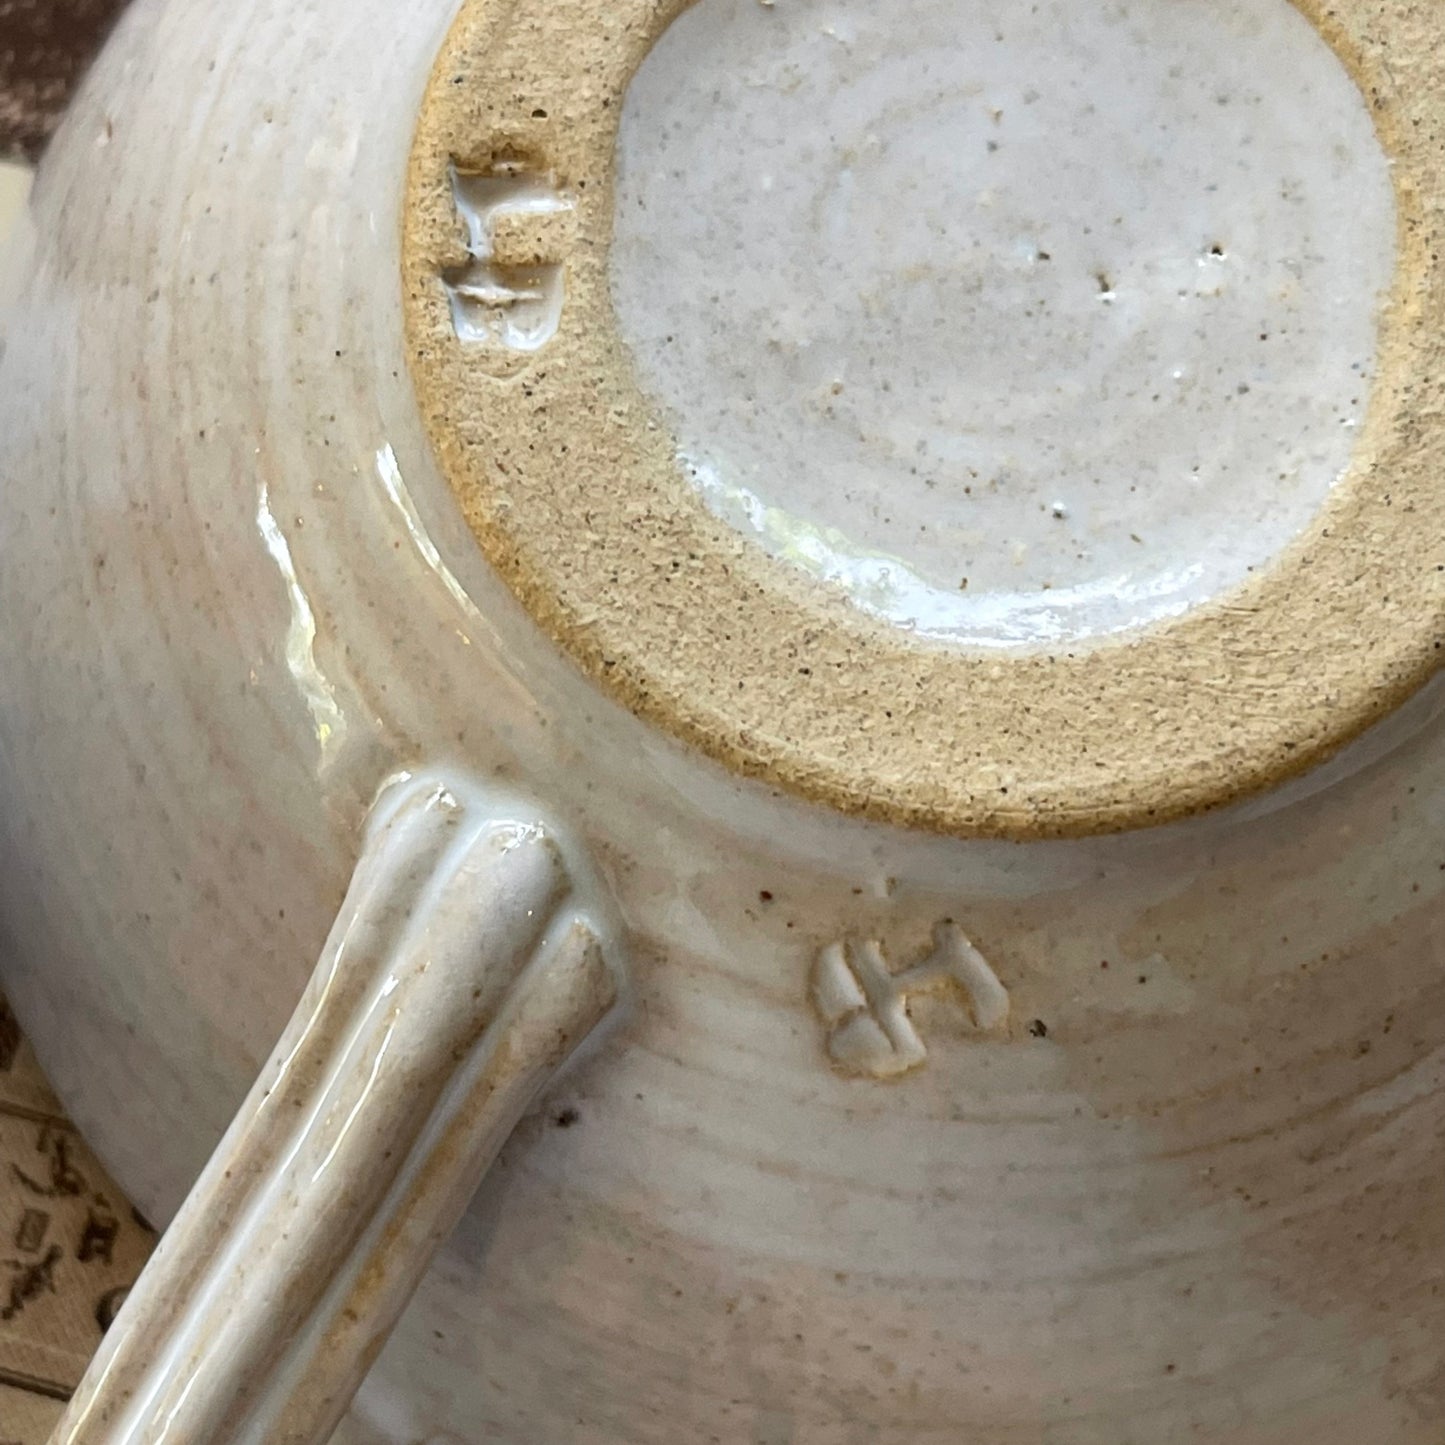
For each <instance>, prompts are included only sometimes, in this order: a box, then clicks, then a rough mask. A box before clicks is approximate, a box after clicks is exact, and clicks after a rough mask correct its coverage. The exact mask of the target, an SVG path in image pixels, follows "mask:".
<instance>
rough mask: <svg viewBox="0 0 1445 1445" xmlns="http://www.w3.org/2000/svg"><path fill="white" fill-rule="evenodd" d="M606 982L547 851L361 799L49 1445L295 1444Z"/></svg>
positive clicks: (483, 824)
mask: <svg viewBox="0 0 1445 1445" xmlns="http://www.w3.org/2000/svg"><path fill="white" fill-rule="evenodd" d="M618 994H619V975H618V974H617V973H616V972H615V971H614V968H613V966H612V964H611V963H610V962H609V961H608V959H607V957H606V956H605V951H604V948H603V944H602V941H601V937H600V932H599V929H598V927H597V926H596V925H595V924H594V922H593V921H592V920H591V919H589V917H588V915H587V914H586V912H585V911H584V909H583V907H582V906H581V905H580V904H579V902H578V900H577V898H576V895H575V894H574V892H573V890H572V880H571V878H570V877H569V872H568V869H567V866H566V864H565V863H564V861H563V857H562V854H561V852H560V851H559V849H558V846H557V843H556V840H555V835H554V834H553V833H551V832H550V831H549V829H548V828H547V827H546V826H545V825H543V824H542V823H540V822H538V821H536V820H535V819H532V820H526V821H517V820H515V818H514V817H513V816H512V815H511V814H505V815H499V813H498V810H497V808H496V806H495V804H489V802H488V800H487V799H485V798H484V797H482V796H479V795H477V794H476V793H475V792H474V791H472V790H469V789H464V788H461V787H459V786H458V785H457V784H456V783H455V782H454V781H448V780H442V779H439V778H437V777H435V776H431V777H419V778H411V779H408V780H407V781H405V782H404V783H400V784H398V785H396V787H394V788H393V789H391V790H389V792H388V793H387V794H385V795H383V800H382V802H381V803H380V804H379V805H378V810H377V815H376V817H375V818H374V820H373V827H372V829H371V831H370V834H369V836H368V840H367V843H366V846H365V849H364V851H363V854H362V857H361V860H360V862H359V864H358V865H357V868H356V871H355V874H354V875H353V879H352V883H351V887H350V890H349V891H348V893H347V896H346V900H345V902H344V903H343V905H342V908H341V912H340V914H339V916H338V917H337V920H336V923H335V925H334V927H333V928H332V931H331V935H330V937H329V938H328V940H327V943H326V947H325V950H324V951H323V953H322V956H321V961H320V962H319V963H318V965H317V967H316V970H315V973H314V974H313V975H312V978H311V981H310V984H309V985H308V987H307V989H306V992H305V994H304V996H303V997H302V999H301V1002H300V1003H299V1004H298V1005H297V1008H296V1011H295V1013H294V1014H293V1015H292V1017H291V1021H290V1023H289V1024H288V1025H287V1027H286V1030H285V1032H284V1033H283V1034H282V1036H281V1039H280V1041H279V1042H278V1044H277V1045H276V1048H275V1050H274V1051H273V1053H272V1055H271V1057H270V1059H269V1061H268V1062H267V1064H266V1065H265V1067H264V1068H263V1069H262V1071H261V1074H260V1077H259V1078H258V1079H257V1081H256V1084H255V1086H254V1087H253V1088H252V1090H251V1092H250V1094H249V1096H248V1097H247V1099H246V1101H245V1103H244V1104H243V1105H242V1107H241V1110H240V1112H239V1113H238V1114H237V1116H236V1118H235V1120H234V1121H233V1123H232V1124H231V1127H230V1128H229V1129H228V1131H227V1132H226V1135H225V1137H224V1138H223V1139H222V1141H221V1143H220V1145H219V1146H218V1147H217V1149H216V1152H215V1153H214V1154H213V1155H212V1157H211V1160H210V1162H209V1163H208V1164H207V1166H206V1168H205V1170H204V1172H203V1173H202V1175H201V1177H200V1179H199V1181H198V1182H197V1184H196V1186H195V1188H194V1189H193V1190H192V1191H191V1194H190V1196H189V1197H188V1198H187V1200H186V1202H185V1204H184V1205H183V1206H182V1208H181V1211H180V1213H179V1214H178V1215H177V1216H176V1219H175V1221H174V1222H173V1223H172V1225H171V1226H170V1228H169V1229H168V1230H167V1232H166V1234H165V1236H164V1238H163V1239H162V1240H161V1243H160V1246H159V1247H158V1249H157V1250H156V1253H155V1255H154V1256H153V1257H152V1260H151V1262H150V1264H149V1265H148V1266H147V1268H146V1270H145V1271H144V1273H143V1274H142V1276H141V1278H140V1280H139V1282H138V1283H137V1285H136V1288H135V1289H134V1290H133V1292H132V1293H131V1296H130V1298H129V1299H128V1300H127V1301H126V1304H125V1307H124V1308H123V1309H122V1311H121V1313H120V1315H119V1316H118V1318H117V1320H116V1322H115V1324H114V1325H113V1326H112V1328H111V1330H110V1331H109V1332H108V1334H107V1336H106V1339H105V1342H104V1344H103V1345H102V1347H101V1349H100V1352H99V1353H98V1354H97V1356H96V1358H95V1359H94V1361H93V1362H92V1364H91V1367H90V1370H89V1371H88V1372H87V1374H86V1376H85V1378H84V1380H83V1381H82V1382H81V1385H80V1388H79V1390H78V1391H77V1393H76V1395H75V1397H74V1399H73V1400H72V1402H71V1404H70V1407H69V1409H68V1410H67V1411H66V1413H65V1415H64V1416H63V1418H62V1419H61V1422H60V1424H59V1425H58V1426H57V1428H56V1431H55V1433H54V1435H53V1436H52V1437H51V1445H202V1442H204V1445H261V1442H265V1445H281V1442H286V1445H312V1442H318V1445H319V1442H322V1441H325V1440H326V1439H327V1438H328V1437H329V1436H330V1434H331V1432H332V1430H333V1429H334V1427H335V1426H336V1424H337V1422H338V1421H339V1419H340V1417H341V1416H342V1414H343V1413H344V1412H345V1409H346V1407H347V1405H348V1404H349V1402H350V1400H351V1397H352V1395H353V1394H354V1393H355V1391H356V1388H357V1386H358V1385H359V1384H360V1383H361V1380H362V1378H363V1376H364V1375H365V1373H366V1370H367V1369H368V1367H369V1366H370V1364H371V1362H372V1360H373V1359H374V1358H375V1357H376V1355H377V1353H378V1352H379V1351H380V1349H381V1346H382V1344H383V1343H384V1342H385V1340H386V1338H387V1336H388V1335H389V1334H390V1332H391V1329H392V1327H393V1326H394V1324H395V1322H396V1320H397V1318H398V1317H399V1315H400V1314H401V1311H402V1309H403V1308H404V1307H405V1305H406V1302H407V1300H408V1299H409V1298H410V1297H411V1294H412V1291H413V1290H414V1289H415V1287H416V1285H417V1282H418V1281H419V1280H420V1278H421V1276H422V1274H423V1273H424V1271H425V1269H426V1266H427V1264H428V1262H429V1261H430V1259H431V1257H432V1255H433V1253H434V1252H435V1250H436V1248H437V1246H438V1245H439V1244H440V1243H441V1241H442V1240H443V1239H444V1238H445V1237H446V1236H447V1234H448V1233H449V1232H450V1231H451V1229H452V1228H453V1226H454V1225H455V1224H456V1222H457V1221H458V1219H459V1218H460V1217H461V1214H462V1213H463V1211H464V1210H465V1208H466V1205H467V1202H468V1201H469V1200H470V1198H471V1196H472V1195H473V1193H474V1192H475V1190H476V1188H477V1185H478V1184H479V1183H480V1181H481V1178H482V1176H483V1174H484V1173H485V1172H486V1170H487V1168H488V1166H489V1165H490V1164H491V1162H492V1160H493V1159H494V1158H495V1157H496V1155H497V1153H498V1151H499V1150H500V1148H501V1146H502V1144H503V1143H504V1142H505V1141H506V1139H507V1137H508V1135H509V1134H510V1133H511V1131H512V1128H513V1126H514V1125H515V1124H516V1122H517V1119H518V1118H519V1117H520V1116H521V1114H522V1113H523V1111H524V1110H525V1109H526V1107H527V1106H528V1104H529V1103H530V1102H531V1101H532V1099H533V1098H534V1097H535V1096H536V1094H537V1093H538V1091H539V1090H540V1089H541V1088H542V1087H543V1086H544V1085H545V1084H546V1083H547V1082H548V1080H550V1079H551V1078H552V1077H553V1075H554V1074H555V1073H556V1071H557V1070H558V1068H559V1067H560V1066H561V1065H562V1064H563V1063H564V1062H565V1061H566V1060H567V1059H568V1058H569V1057H570V1056H571V1055H572V1054H573V1053H574V1051H575V1050H576V1048H577V1046H578V1045H579V1044H580V1043H581V1042H582V1041H583V1040H584V1039H585V1038H586V1037H587V1036H588V1035H589V1034H590V1033H591V1032H592V1031H593V1030H594V1029H595V1028H596V1027H597V1025H598V1024H600V1023H601V1022H602V1020H603V1019H604V1018H606V1017H607V1015H608V1014H609V1013H610V1012H611V1010H612V1008H613V1006H614V1004H615V1003H616V1001H617V998H618Z"/></svg>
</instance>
